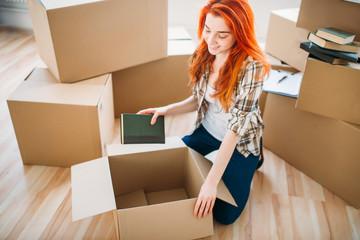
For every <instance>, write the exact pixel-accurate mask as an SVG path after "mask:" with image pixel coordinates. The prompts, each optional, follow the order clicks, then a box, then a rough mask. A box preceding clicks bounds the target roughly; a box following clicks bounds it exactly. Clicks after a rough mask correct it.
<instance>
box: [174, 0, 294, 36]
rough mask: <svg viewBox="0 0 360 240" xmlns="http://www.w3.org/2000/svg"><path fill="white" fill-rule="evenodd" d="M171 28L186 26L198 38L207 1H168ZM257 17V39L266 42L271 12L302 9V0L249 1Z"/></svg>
mask: <svg viewBox="0 0 360 240" xmlns="http://www.w3.org/2000/svg"><path fill="white" fill-rule="evenodd" d="M168 1H169V26H184V27H186V28H187V29H188V30H189V31H190V34H191V35H192V36H195V37H196V30H197V26H198V16H199V12H200V9H201V7H202V6H203V5H204V4H205V3H206V2H207V0H168ZM249 2H250V5H251V7H252V9H253V11H254V15H255V30H256V35H257V38H258V39H259V40H260V41H264V40H265V38H266V34H267V29H268V23H269V17H270V12H271V11H272V10H276V9H284V8H297V7H300V3H301V0H249Z"/></svg>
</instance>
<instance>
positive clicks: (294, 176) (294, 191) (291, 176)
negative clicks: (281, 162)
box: [286, 163, 304, 197]
mask: <svg viewBox="0 0 360 240" xmlns="http://www.w3.org/2000/svg"><path fill="white" fill-rule="evenodd" d="M286 178H287V183H288V191H289V195H290V196H295V197H304V186H303V183H302V178H301V174H300V172H299V171H298V170H297V169H296V168H294V167H293V166H291V165H290V164H288V163H286Z"/></svg>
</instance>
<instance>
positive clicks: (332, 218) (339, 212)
mask: <svg viewBox="0 0 360 240" xmlns="http://www.w3.org/2000/svg"><path fill="white" fill-rule="evenodd" d="M323 204H324V209H325V215H326V218H327V221H328V222H329V226H330V233H331V237H332V238H334V239H352V230H351V224H350V221H349V218H348V217H347V212H346V208H345V206H339V205H338V204H334V203H327V202H324V203H323Z"/></svg>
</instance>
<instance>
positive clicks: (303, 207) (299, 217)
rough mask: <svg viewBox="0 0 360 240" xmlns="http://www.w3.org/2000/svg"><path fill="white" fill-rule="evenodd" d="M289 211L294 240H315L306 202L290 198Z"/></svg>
mask: <svg viewBox="0 0 360 240" xmlns="http://www.w3.org/2000/svg"><path fill="white" fill-rule="evenodd" d="M290 209H291V215H292V227H293V232H294V239H315V234H314V229H313V226H314V224H313V223H312V221H311V220H312V218H311V213H310V207H309V203H308V200H307V199H305V198H299V197H290Z"/></svg>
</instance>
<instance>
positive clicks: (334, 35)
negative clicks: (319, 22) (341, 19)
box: [315, 27, 355, 44]
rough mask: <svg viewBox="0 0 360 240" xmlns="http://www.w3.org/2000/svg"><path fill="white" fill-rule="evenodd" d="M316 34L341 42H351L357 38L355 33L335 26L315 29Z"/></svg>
mask: <svg viewBox="0 0 360 240" xmlns="http://www.w3.org/2000/svg"><path fill="white" fill-rule="evenodd" d="M315 34H316V35H317V36H319V37H322V38H325V39H327V40H329V41H333V42H336V43H339V44H346V43H350V42H352V41H353V40H354V38H355V34H352V33H349V32H346V31H343V30H341V29H337V28H333V27H326V28H318V29H317V30H316V31H315Z"/></svg>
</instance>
